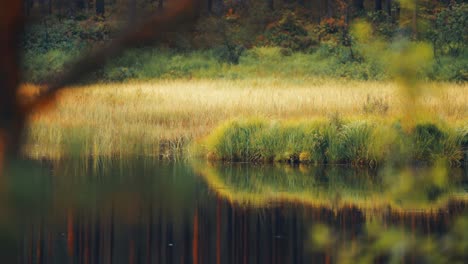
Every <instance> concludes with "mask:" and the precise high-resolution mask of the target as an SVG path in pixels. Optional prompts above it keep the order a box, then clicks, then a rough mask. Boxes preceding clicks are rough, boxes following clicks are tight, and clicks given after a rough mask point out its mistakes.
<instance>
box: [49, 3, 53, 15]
mask: <svg viewBox="0 0 468 264" xmlns="http://www.w3.org/2000/svg"><path fill="white" fill-rule="evenodd" d="M49 15H52V0H49Z"/></svg>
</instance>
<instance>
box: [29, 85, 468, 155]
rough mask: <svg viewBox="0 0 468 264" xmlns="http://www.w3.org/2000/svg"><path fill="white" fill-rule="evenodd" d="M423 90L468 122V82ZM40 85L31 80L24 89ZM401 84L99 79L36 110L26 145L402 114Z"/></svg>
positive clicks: (142, 145)
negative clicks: (230, 124)
mask: <svg viewBox="0 0 468 264" xmlns="http://www.w3.org/2000/svg"><path fill="white" fill-rule="evenodd" d="M425 86H427V88H428V91H429V93H426V94H425V95H424V96H422V97H421V98H420V100H419V101H420V104H421V105H422V106H423V107H424V113H425V114H426V115H427V118H428V119H431V120H434V119H435V120H442V122H446V123H450V124H451V125H454V126H463V125H464V124H466V122H467V116H468V106H467V104H466V102H468V86H467V85H466V84H464V85H456V84H445V83H428V84H425ZM36 89H37V87H33V86H26V87H25V88H24V89H23V94H25V96H26V97H27V96H34V93H35V92H34V91H35V90H36ZM403 104H404V103H403V100H401V97H400V96H399V90H398V86H397V85H396V84H393V83H384V82H362V81H346V82H344V81H337V80H329V79H291V80H284V79H273V78H264V79H248V80H171V81H164V80H161V81H155V82H133V83H132V82H130V83H124V84H95V85H91V86H88V87H82V88H80V87H78V88H75V89H66V90H64V91H63V92H61V93H60V94H59V96H58V99H57V101H56V103H55V105H54V106H52V107H50V108H49V109H46V110H43V111H41V112H38V113H36V114H34V115H33V116H32V117H31V122H30V127H29V130H28V135H27V144H26V148H25V149H26V153H27V154H28V155H31V156H35V157H41V156H49V157H58V156H61V155H63V154H65V153H80V154H91V155H104V156H115V155H128V154H141V155H159V156H166V157H174V156H177V155H174V154H180V153H185V154H187V153H186V150H187V148H186V146H187V145H188V143H190V142H193V141H194V140H197V139H200V138H202V137H204V136H206V135H208V134H209V133H210V132H212V131H213V129H214V128H215V127H217V126H219V125H220V124H221V123H223V122H225V121H226V120H231V119H235V118H240V119H246V118H251V117H256V118H265V119H274V120H304V119H313V120H329V119H330V117H333V116H339V117H340V118H347V119H354V120H357V119H363V118H366V119H368V120H392V121H394V120H397V119H398V118H400V117H401V116H402V113H403V111H405V107H404V105H403Z"/></svg>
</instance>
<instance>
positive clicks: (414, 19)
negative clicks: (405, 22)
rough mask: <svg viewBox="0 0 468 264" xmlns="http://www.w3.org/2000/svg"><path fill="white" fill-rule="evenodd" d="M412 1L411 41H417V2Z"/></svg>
mask: <svg viewBox="0 0 468 264" xmlns="http://www.w3.org/2000/svg"><path fill="white" fill-rule="evenodd" d="M413 1H414V9H413V21H412V24H413V39H415V40H416V39H418V2H417V1H416V0H413Z"/></svg>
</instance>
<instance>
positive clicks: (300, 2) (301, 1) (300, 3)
mask: <svg viewBox="0 0 468 264" xmlns="http://www.w3.org/2000/svg"><path fill="white" fill-rule="evenodd" d="M297 2H298V3H299V5H300V6H304V4H305V2H304V0H297Z"/></svg>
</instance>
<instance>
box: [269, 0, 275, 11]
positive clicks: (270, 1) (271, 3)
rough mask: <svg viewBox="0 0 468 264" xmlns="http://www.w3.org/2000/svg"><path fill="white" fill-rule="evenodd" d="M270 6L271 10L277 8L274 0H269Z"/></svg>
mask: <svg viewBox="0 0 468 264" xmlns="http://www.w3.org/2000/svg"><path fill="white" fill-rule="evenodd" d="M268 7H269V8H270V10H275V4H274V2H273V0H268Z"/></svg>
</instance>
